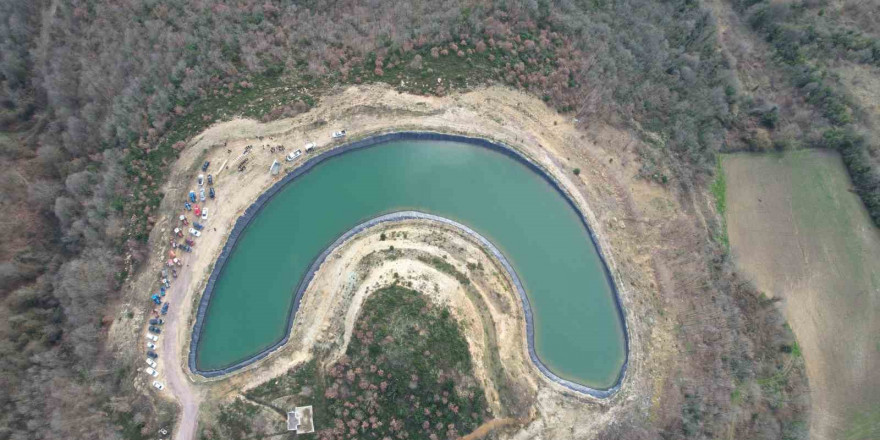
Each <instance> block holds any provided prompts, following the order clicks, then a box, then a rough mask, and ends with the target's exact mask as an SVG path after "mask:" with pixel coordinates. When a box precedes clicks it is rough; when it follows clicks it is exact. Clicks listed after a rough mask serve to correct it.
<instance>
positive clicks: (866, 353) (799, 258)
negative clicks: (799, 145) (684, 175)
mask: <svg viewBox="0 0 880 440" xmlns="http://www.w3.org/2000/svg"><path fill="white" fill-rule="evenodd" d="M722 163H723V170H724V178H725V181H726V213H725V215H726V221H727V226H728V235H729V237H730V249H731V254H732V256H733V258H734V261H735V262H736V263H737V265H738V267H739V268H740V269H741V270H743V271H744V272H745V274H746V275H747V276H748V277H749V278H751V279H752V280H753V281H754V282H755V284H756V286H757V287H758V289H759V290H760V291H762V292H764V293H765V294H767V295H768V296H770V297H773V298H775V299H779V300H780V304H781V309H782V311H783V313H784V314H785V317H786V319H787V320H788V322H789V323H790V325H791V327H792V329H793V331H794V333H795V335H796V336H797V338H798V342H799V346H800V351H801V352H802V353H803V356H804V360H805V361H806V365H807V375H808V378H809V381H810V388H811V390H812V404H813V411H812V418H811V427H810V430H811V433H812V435H813V438H846V439H853V440H855V439H868V438H878V437H880V417H877V415H878V414H880V411H878V409H880V375H878V374H877V371H880V347H878V342H877V335H878V334H880V317H878V316H877V313H878V310H880V231H878V229H877V228H876V227H875V226H874V225H873V224H872V223H871V220H870V218H869V217H868V214H867V212H866V210H865V208H864V205H862V203H861V202H860V201H859V198H858V196H857V195H856V194H854V192H853V190H852V184H851V182H850V179H849V177H848V175H847V174H846V170H845V169H844V167H843V164H842V162H841V159H840V157H839V156H838V155H837V154H836V153H830V152H825V151H817V150H808V151H795V152H788V153H784V154H765V155H754V154H733V155H727V156H725V157H724V159H723V162H722Z"/></svg>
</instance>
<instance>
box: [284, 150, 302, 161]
mask: <svg viewBox="0 0 880 440" xmlns="http://www.w3.org/2000/svg"><path fill="white" fill-rule="evenodd" d="M302 154H303V152H302V150H296V151H292V152H290V153H289V154H288V155H287V161H288V162H293V161H294V160H296V158H297V157H300V156H302Z"/></svg>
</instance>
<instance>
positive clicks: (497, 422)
mask: <svg viewBox="0 0 880 440" xmlns="http://www.w3.org/2000/svg"><path fill="white" fill-rule="evenodd" d="M517 424H519V425H523V424H525V423H524V422H523V421H522V420H519V419H492V420H489V421H488V422H486V423H483V424H482V425H480V426H479V427H477V429H475V430H474V432H472V433H470V434H468V435H466V436H464V437H462V438H461V440H477V439H481V438H483V437H485V436H486V435H487V434H489V433H490V432H492V431H494V430H496V429H498V428H501V427H504V426H509V425H517Z"/></svg>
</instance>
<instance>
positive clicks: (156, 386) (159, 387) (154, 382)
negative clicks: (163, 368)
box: [153, 380, 165, 391]
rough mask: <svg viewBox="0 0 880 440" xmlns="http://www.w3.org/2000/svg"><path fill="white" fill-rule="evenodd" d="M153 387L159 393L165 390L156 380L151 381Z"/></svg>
mask: <svg viewBox="0 0 880 440" xmlns="http://www.w3.org/2000/svg"><path fill="white" fill-rule="evenodd" d="M153 386H154V387H155V388H156V389H157V390H159V391H162V390H164V389H165V385H162V382H159V381H158V380H154V381H153Z"/></svg>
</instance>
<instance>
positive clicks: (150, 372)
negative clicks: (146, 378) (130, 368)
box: [144, 367, 159, 377]
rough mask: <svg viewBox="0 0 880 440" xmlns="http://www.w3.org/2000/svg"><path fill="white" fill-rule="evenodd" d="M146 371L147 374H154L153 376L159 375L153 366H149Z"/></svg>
mask: <svg viewBox="0 0 880 440" xmlns="http://www.w3.org/2000/svg"><path fill="white" fill-rule="evenodd" d="M144 372H145V373H147V374H149V375H150V376H153V377H159V372H158V371H156V370H154V369H153V368H152V367H147V368H146V369H145V370H144Z"/></svg>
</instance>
